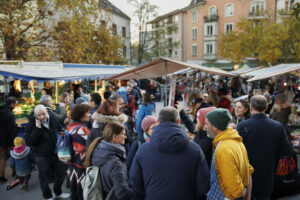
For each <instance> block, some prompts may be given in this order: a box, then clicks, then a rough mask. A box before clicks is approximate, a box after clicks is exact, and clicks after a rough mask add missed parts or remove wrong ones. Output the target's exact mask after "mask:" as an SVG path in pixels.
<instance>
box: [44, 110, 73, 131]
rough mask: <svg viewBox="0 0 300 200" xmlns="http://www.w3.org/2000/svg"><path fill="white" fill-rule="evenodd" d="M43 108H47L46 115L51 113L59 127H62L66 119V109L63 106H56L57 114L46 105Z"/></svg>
mask: <svg viewBox="0 0 300 200" xmlns="http://www.w3.org/2000/svg"><path fill="white" fill-rule="evenodd" d="M45 107H46V108H47V110H48V113H50V112H51V113H52V114H53V115H54V116H55V118H56V120H57V121H58V122H59V123H60V125H61V126H62V127H64V126H65V119H66V118H67V117H68V116H67V110H66V108H65V107H63V106H58V107H57V109H56V111H57V112H55V111H54V110H53V109H52V108H51V107H49V106H47V105H45Z"/></svg>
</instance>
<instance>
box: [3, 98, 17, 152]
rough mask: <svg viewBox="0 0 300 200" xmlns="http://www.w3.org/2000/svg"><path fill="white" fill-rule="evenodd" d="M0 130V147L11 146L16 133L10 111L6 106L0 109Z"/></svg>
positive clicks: (13, 118) (12, 115) (14, 121)
mask: <svg viewBox="0 0 300 200" xmlns="http://www.w3.org/2000/svg"><path fill="white" fill-rule="evenodd" d="M0 129H1V131H0V146H1V147H10V146H13V141H14V138H15V137H16V136H17V134H18V131H17V125H16V119H15V116H14V114H13V112H12V109H11V108H10V107H9V106H8V105H6V104H5V105H4V106H2V107H0Z"/></svg>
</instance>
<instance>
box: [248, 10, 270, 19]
mask: <svg viewBox="0 0 300 200" xmlns="http://www.w3.org/2000/svg"><path fill="white" fill-rule="evenodd" d="M266 18H268V15H267V14H266V13H265V12H253V11H251V12H249V14H248V19H266Z"/></svg>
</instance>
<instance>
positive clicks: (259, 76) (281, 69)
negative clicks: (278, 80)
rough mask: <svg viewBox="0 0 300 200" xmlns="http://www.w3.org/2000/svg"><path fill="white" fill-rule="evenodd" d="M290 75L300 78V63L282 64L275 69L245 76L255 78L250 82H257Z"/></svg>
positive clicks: (267, 69)
mask: <svg viewBox="0 0 300 200" xmlns="http://www.w3.org/2000/svg"><path fill="white" fill-rule="evenodd" d="M288 73H293V74H296V75H297V76H300V63H295V64H280V65H276V66H273V67H267V68H263V69H260V70H256V71H252V72H249V73H246V74H244V76H248V77H249V76H253V78H251V79H249V80H248V81H257V80H263V79H267V78H271V77H273V76H278V75H284V74H288Z"/></svg>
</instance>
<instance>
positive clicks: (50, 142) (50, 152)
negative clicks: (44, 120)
mask: <svg viewBox="0 0 300 200" xmlns="http://www.w3.org/2000/svg"><path fill="white" fill-rule="evenodd" d="M48 114H49V129H47V128H45V127H44V126H43V125H42V128H37V127H36V125H35V124H36V122H35V117H34V116H33V115H31V116H30V117H29V122H28V124H27V126H26V128H25V135H24V137H25V141H26V144H27V145H29V146H31V147H32V148H33V153H34V155H35V156H38V157H53V156H55V153H54V152H55V147H56V141H57V134H58V133H59V132H61V131H62V129H61V126H60V124H59V122H58V121H57V120H56V118H55V117H54V115H53V114H52V113H51V112H49V113H48Z"/></svg>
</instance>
